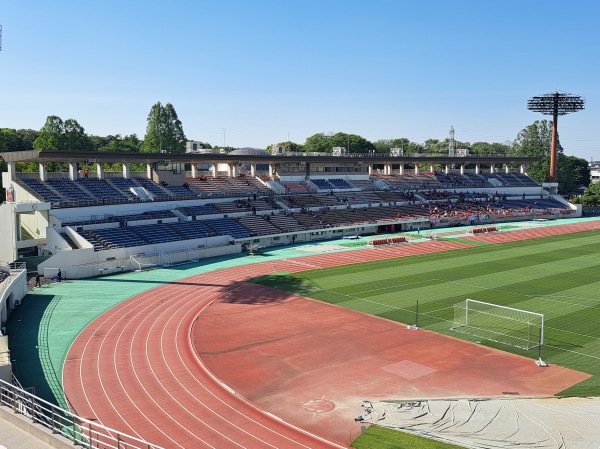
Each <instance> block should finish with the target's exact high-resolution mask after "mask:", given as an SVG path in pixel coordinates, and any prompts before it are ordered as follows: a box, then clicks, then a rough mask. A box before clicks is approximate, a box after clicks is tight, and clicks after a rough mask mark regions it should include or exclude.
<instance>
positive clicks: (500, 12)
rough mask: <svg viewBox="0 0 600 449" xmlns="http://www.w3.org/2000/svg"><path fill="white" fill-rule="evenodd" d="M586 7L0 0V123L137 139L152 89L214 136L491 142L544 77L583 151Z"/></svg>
mask: <svg viewBox="0 0 600 449" xmlns="http://www.w3.org/2000/svg"><path fill="white" fill-rule="evenodd" d="M599 20H600V2H598V1H596V0H581V1H573V2H570V1H564V0H560V1H559V0H544V1H537V0H527V1H523V0H519V1H517V0H502V1H500V0H498V1H491V0H490V1H485V0H479V1H460V0H457V1H401V0H395V1H394V0H391V1H378V0H369V1H367V0H363V1H360V2H359V1H352V0H340V1H338V0H320V1H312V0H302V1H301V0H268V1H267V0H265V1H263V0H254V1H250V0H248V1H241V0H240V1H233V0H219V1H214V0H213V1H204V0H197V1H193V0H190V1H177V0H175V1H172V2H165V1H161V2H157V1H153V0H148V1H145V2H142V1H123V0H121V1H113V0H108V1H96V2H88V1H81V0H79V1H61V0H56V1H53V2H50V1H37V0H34V1H8V0H7V1H4V2H3V3H2V4H1V5H0V25H2V28H3V39H2V51H1V52H0V127H4V128H17V129H18V128H32V129H40V128H41V127H42V126H43V125H44V122H45V120H46V117H47V116H49V115H57V116H59V117H61V118H62V119H63V120H65V119H68V118H74V119H76V120H77V121H78V122H79V123H80V124H81V125H82V126H83V127H84V128H85V130H86V132H87V133H88V134H96V135H102V136H105V135H108V134H121V135H126V134H132V133H136V134H138V136H139V137H140V138H143V136H144V134H145V129H146V118H147V115H148V112H149V111H150V107H151V106H152V105H153V104H154V103H156V102H157V101H160V102H162V103H163V104H165V103H168V102H170V103H172V104H173V106H174V107H175V110H176V111H177V113H178V115H179V118H180V119H181V121H182V123H183V126H184V131H185V133H186V136H187V137H188V138H189V139H194V140H202V141H208V142H210V143H212V144H215V145H222V144H223V142H224V141H225V143H226V144H227V145H229V146H234V147H243V146H252V147H262V148H264V147H266V146H267V145H269V144H271V143H275V142H280V141H285V140H287V139H288V133H289V138H290V139H291V140H292V141H295V142H298V143H303V142H304V141H305V139H306V138H307V137H308V136H311V135H313V134H315V133H318V132H338V131H342V132H349V133H355V134H359V135H362V136H363V137H365V138H367V139H369V140H372V141H375V140H378V139H382V138H395V137H407V138H409V139H410V140H412V141H414V142H424V141H425V140H426V139H428V138H435V139H444V138H446V137H448V131H449V129H450V126H454V129H455V131H456V139H458V140H460V141H468V142H471V143H473V142H477V141H486V142H505V141H507V140H514V139H515V137H516V136H517V134H518V132H519V131H520V130H521V129H523V128H524V127H526V126H527V125H529V124H531V123H533V122H534V121H535V120H538V119H539V120H542V119H544V118H546V119H550V118H551V117H549V116H543V115H541V114H537V113H533V112H530V111H528V110H527V100H528V99H529V98H530V97H532V96H535V95H541V94H545V93H549V92H553V91H556V90H558V91H565V92H569V93H572V94H576V95H581V96H583V97H585V98H586V100H587V102H586V110H585V111H581V112H578V113H576V114H571V115H567V116H563V117H560V118H559V132H560V138H561V143H562V145H563V147H564V148H565V153H566V154H569V155H575V156H579V157H583V158H585V159H588V160H589V159H590V158H594V160H599V159H600V134H598V132H597V129H598V125H599V124H600V109H599V105H600V70H599V64H600V25H599V24H600V22H599ZM224 130H225V131H224Z"/></svg>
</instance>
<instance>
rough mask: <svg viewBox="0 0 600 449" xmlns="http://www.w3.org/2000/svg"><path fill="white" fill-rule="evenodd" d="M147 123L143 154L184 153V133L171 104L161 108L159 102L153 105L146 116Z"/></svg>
mask: <svg viewBox="0 0 600 449" xmlns="http://www.w3.org/2000/svg"><path fill="white" fill-rule="evenodd" d="M147 122H148V124H147V126H146V135H145V136H144V143H143V144H142V151H143V152H145V153H159V152H161V151H166V152H167V153H185V142H186V137H185V133H184V132H183V126H182V124H181V121H180V120H179V118H178V117H177V113H176V112H175V108H174V107H173V105H172V104H171V103H167V104H166V105H165V106H163V105H162V104H160V101H159V102H158V103H156V104H154V105H153V106H152V108H151V109H150V113H149V114H148V119H147Z"/></svg>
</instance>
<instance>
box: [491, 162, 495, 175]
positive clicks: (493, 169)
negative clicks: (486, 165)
mask: <svg viewBox="0 0 600 449" xmlns="http://www.w3.org/2000/svg"><path fill="white" fill-rule="evenodd" d="M490 173H496V165H495V164H494V163H493V162H492V164H491V165H490Z"/></svg>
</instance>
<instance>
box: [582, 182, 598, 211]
mask: <svg viewBox="0 0 600 449" xmlns="http://www.w3.org/2000/svg"><path fill="white" fill-rule="evenodd" d="M581 204H583V205H584V206H600V182H595V183H593V184H590V186H589V187H588V188H587V189H585V192H583V197H582V198H581Z"/></svg>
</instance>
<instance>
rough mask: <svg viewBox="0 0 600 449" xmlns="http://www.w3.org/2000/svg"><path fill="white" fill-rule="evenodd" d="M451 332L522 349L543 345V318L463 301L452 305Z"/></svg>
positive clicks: (501, 307) (471, 300)
mask: <svg viewBox="0 0 600 449" xmlns="http://www.w3.org/2000/svg"><path fill="white" fill-rule="evenodd" d="M451 330H453V331H456V332H461V333H465V334H469V335H472V336H475V337H479V338H482V339H485V340H490V341H495V342H497V343H503V344H507V345H511V346H516V347H519V348H523V349H532V348H535V347H538V346H541V345H542V344H543V343H544V315H543V314H541V313H536V312H530V311H528V310H522V309H516V308H514V307H507V306H501V305H497V304H492V303H487V302H483V301H477V300H475V299H467V300H465V301H462V302H460V303H458V304H454V321H453V324H452V327H451Z"/></svg>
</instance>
